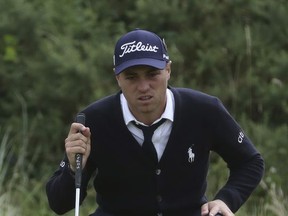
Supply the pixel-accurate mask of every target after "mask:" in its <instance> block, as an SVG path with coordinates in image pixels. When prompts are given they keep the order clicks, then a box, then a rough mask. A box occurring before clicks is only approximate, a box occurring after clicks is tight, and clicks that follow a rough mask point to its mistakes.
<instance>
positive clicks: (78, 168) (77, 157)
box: [75, 113, 85, 216]
mask: <svg viewBox="0 0 288 216" xmlns="http://www.w3.org/2000/svg"><path fill="white" fill-rule="evenodd" d="M76 122H77V123H81V124H83V125H85V114H84V113H79V114H78V115H77V116H76ZM75 160H76V171H75V189H76V196H75V216H79V207H80V188H81V178H82V154H79V153H78V154H76V155H75Z"/></svg>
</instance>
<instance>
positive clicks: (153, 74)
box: [147, 70, 160, 77]
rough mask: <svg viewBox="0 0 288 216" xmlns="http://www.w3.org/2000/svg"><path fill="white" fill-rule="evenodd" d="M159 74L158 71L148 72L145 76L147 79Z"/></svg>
mask: <svg viewBox="0 0 288 216" xmlns="http://www.w3.org/2000/svg"><path fill="white" fill-rule="evenodd" d="M159 74H160V71H159V70H153V71H149V73H148V74H147V75H148V76H149V77H155V76H157V75H159Z"/></svg>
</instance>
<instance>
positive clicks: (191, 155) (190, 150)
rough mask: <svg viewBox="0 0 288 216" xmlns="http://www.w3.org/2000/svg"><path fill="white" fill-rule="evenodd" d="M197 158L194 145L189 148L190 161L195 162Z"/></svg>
mask: <svg viewBox="0 0 288 216" xmlns="http://www.w3.org/2000/svg"><path fill="white" fill-rule="evenodd" d="M194 160H195V153H194V152H193V150H192V146H191V147H189V148H188V162H189V163H193V162H194Z"/></svg>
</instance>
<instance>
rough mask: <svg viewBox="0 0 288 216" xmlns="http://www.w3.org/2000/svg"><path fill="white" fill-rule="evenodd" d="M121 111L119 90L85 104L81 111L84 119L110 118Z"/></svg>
mask: <svg viewBox="0 0 288 216" xmlns="http://www.w3.org/2000/svg"><path fill="white" fill-rule="evenodd" d="M119 111H121V105H120V92H118V93H115V94H112V95H109V96H106V97H104V98H101V99H99V100H97V101H94V102H93V103H91V104H89V105H88V106H86V107H85V108H84V109H83V110H82V111H81V112H83V113H85V115H86V119H91V120H94V121H95V120H96V119H97V120H100V119H107V118H110V117H111V116H112V115H115V114H116V113H118V112H119Z"/></svg>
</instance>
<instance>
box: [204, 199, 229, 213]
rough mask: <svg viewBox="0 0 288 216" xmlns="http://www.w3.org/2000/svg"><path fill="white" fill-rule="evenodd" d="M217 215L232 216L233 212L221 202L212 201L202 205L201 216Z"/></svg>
mask: <svg viewBox="0 0 288 216" xmlns="http://www.w3.org/2000/svg"><path fill="white" fill-rule="evenodd" d="M217 214H221V215H223V216H234V214H233V212H232V211H231V210H230V209H229V207H228V206H227V205H226V204H225V203H224V202H223V201H222V200H219V199H218V200H213V201H211V202H208V203H205V204H204V205H202V207H201V216H208V215H209V216H215V215H217Z"/></svg>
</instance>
